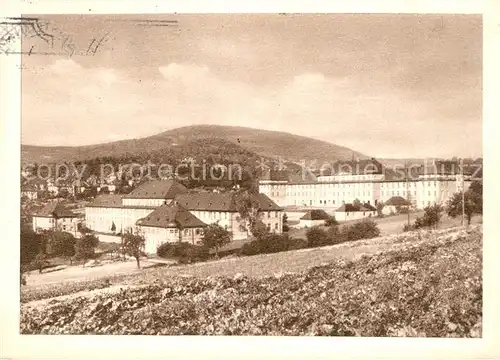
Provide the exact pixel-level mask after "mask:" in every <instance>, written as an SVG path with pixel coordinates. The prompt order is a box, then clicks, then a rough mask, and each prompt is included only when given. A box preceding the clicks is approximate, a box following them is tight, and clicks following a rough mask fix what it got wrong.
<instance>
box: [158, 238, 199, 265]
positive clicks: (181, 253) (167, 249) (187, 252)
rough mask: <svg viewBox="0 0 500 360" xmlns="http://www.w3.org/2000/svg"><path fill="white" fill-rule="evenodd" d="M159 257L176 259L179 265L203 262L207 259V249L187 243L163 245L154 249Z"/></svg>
mask: <svg viewBox="0 0 500 360" xmlns="http://www.w3.org/2000/svg"><path fill="white" fill-rule="evenodd" d="M156 254H157V255H158V256H159V257H162V258H167V259H176V260H177V261H178V262H179V263H181V264H187V263H192V262H197V261H205V260H207V259H208V258H209V253H208V249H207V248H206V247H203V246H198V245H192V244H189V243H187V242H181V243H163V244H161V245H160V246H158V248H157V249H156Z"/></svg>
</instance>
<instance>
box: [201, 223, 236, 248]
mask: <svg viewBox="0 0 500 360" xmlns="http://www.w3.org/2000/svg"><path fill="white" fill-rule="evenodd" d="M202 242H203V245H204V246H205V247H206V248H207V249H214V250H215V255H216V256H219V248H221V247H223V246H224V245H226V244H229V243H230V242H231V233H230V232H229V231H227V230H226V229H224V228H223V227H222V226H220V225H219V224H211V225H209V226H207V227H206V228H205V229H204V230H203V238H202Z"/></svg>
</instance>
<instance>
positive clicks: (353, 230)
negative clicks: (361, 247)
mask: <svg viewBox="0 0 500 360" xmlns="http://www.w3.org/2000/svg"><path fill="white" fill-rule="evenodd" d="M342 232H343V233H344V234H343V235H344V236H345V239H346V240H347V241H355V240H361V239H371V238H374V237H377V236H380V229H379V228H378V225H377V223H376V222H375V221H373V220H371V219H363V220H361V221H359V222H357V223H355V224H352V225H346V226H344V228H343V229H342Z"/></svg>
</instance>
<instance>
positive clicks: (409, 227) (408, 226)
mask: <svg viewBox="0 0 500 360" xmlns="http://www.w3.org/2000/svg"><path fill="white" fill-rule="evenodd" d="M413 230H416V227H415V224H405V225H404V226H403V232H407V231H413Z"/></svg>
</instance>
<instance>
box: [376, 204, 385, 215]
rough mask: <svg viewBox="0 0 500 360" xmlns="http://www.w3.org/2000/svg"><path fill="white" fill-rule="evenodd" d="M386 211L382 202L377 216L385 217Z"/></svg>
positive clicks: (378, 206) (378, 207) (378, 205)
mask: <svg viewBox="0 0 500 360" xmlns="http://www.w3.org/2000/svg"><path fill="white" fill-rule="evenodd" d="M383 210H384V203H383V202H382V201H380V202H379V203H377V216H378V217H384V213H383V212H382V211H383Z"/></svg>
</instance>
